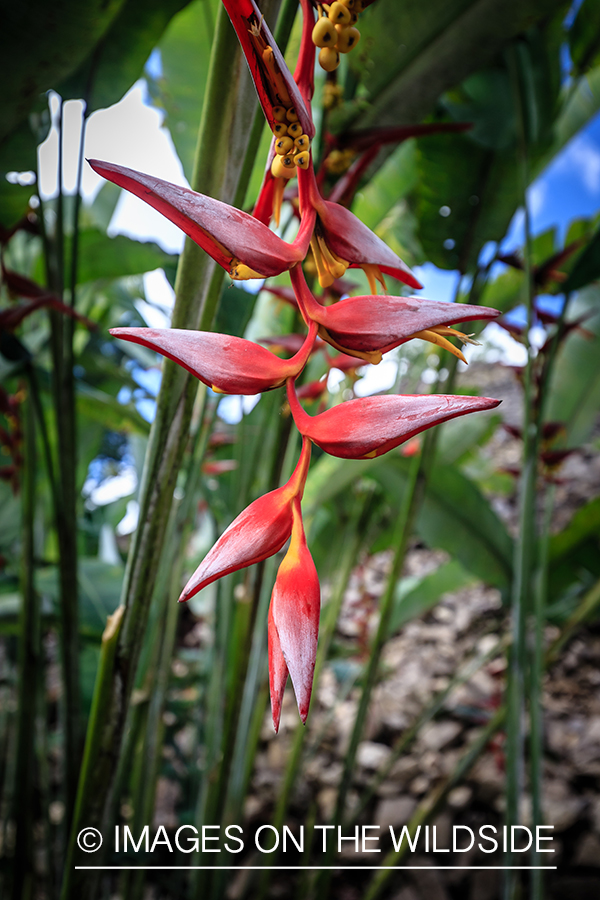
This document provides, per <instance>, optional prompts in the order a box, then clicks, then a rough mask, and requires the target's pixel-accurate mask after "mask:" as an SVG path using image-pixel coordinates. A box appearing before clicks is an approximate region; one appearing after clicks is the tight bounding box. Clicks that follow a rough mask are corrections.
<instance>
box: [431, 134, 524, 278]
mask: <svg viewBox="0 0 600 900" xmlns="http://www.w3.org/2000/svg"><path fill="white" fill-rule="evenodd" d="M419 146H420V158H419V173H420V188H419V191H418V193H417V196H416V202H415V209H416V214H417V218H418V220H419V239H420V241H421V243H422V245H423V249H424V251H425V254H426V256H427V258H428V259H429V260H431V262H433V263H434V265H436V266H438V267H439V268H442V269H459V270H460V271H462V272H470V271H472V270H473V268H474V267H475V265H476V263H477V259H478V257H479V253H480V251H481V248H482V247H483V245H484V244H485V243H487V242H488V241H500V240H501V239H502V238H503V237H504V235H505V233H506V229H507V227H508V224H509V222H510V220H511V218H512V216H513V214H514V212H515V210H516V209H517V207H518V205H519V202H520V189H519V181H518V177H517V169H516V166H515V164H514V161H513V159H512V157H511V156H510V155H507V154H505V153H502V152H495V151H492V150H487V149H486V148H484V147H480V146H479V145H477V144H476V143H475V142H474V141H473V139H472V138H470V137H469V136H468V135H463V134H440V135H432V136H431V137H427V138H422V139H421V140H420V142H419ZM448 210H449V212H448Z"/></svg>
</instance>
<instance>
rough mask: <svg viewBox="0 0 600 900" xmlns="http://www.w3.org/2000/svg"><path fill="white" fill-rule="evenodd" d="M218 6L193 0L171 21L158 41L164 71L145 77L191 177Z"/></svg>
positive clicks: (213, 0) (180, 157)
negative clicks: (154, 75) (155, 75)
mask: <svg viewBox="0 0 600 900" xmlns="http://www.w3.org/2000/svg"><path fill="white" fill-rule="evenodd" d="M218 6H219V4H218V2H216V0H196V2H194V3H191V4H190V5H189V6H187V7H186V9H185V10H183V11H182V12H181V13H180V14H179V15H178V16H176V17H175V18H174V19H173V20H172V21H171V23H170V24H169V27H168V28H167V30H166V32H165V34H164V36H163V38H162V40H161V41H160V43H159V45H158V47H159V50H160V55H161V61H162V69H163V75H162V77H161V78H159V79H153V78H151V77H148V88H149V90H150V93H151V94H152V97H153V99H154V101H155V103H156V105H157V106H159V107H161V108H162V109H164V111H165V113H166V116H165V122H164V124H165V126H166V127H167V128H168V129H169V131H170V132H171V137H172V138H173V143H174V144H175V149H176V150H177V155H178V156H179V159H180V160H181V164H182V166H183V170H184V172H185V174H186V176H187V178H188V180H191V178H192V166H193V160H194V152H195V148H196V138H197V135H198V125H199V123H200V116H201V114H202V105H203V97H204V89H205V86H206V82H207V78H208V64H209V60H210V50H211V46H212V39H213V27H214V22H215V19H216V13H217V9H218Z"/></svg>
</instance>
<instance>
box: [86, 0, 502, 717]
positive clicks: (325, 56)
mask: <svg viewBox="0 0 600 900" xmlns="http://www.w3.org/2000/svg"><path fill="white" fill-rule="evenodd" d="M223 2H224V5H225V7H226V9H227V12H228V14H229V16H230V18H231V21H232V23H233V26H234V28H235V30H236V32H237V35H238V37H239V40H240V43H241V45H242V48H243V51H244V54H245V56H246V60H247V62H248V65H249V67H250V71H251V73H252V77H253V79H254V83H255V85H256V90H257V93H258V96H259V99H260V103H261V106H262V109H263V112H264V114H265V117H266V120H267V122H268V124H269V127H270V128H271V130H272V132H273V139H272V142H271V148H270V151H269V157H268V160H267V170H266V175H265V180H264V182H263V187H262V189H261V192H260V195H259V198H258V201H257V203H256V206H255V208H254V213H253V214H252V215H250V214H248V213H245V212H243V211H241V210H238V209H235V208H234V207H231V206H228V205H227V204H225V203H222V202H220V201H219V200H215V199H213V198H211V197H208V196H205V195H203V194H198V193H196V192H194V191H192V190H190V189H188V188H184V187H179V186H177V185H174V184H170V183H169V182H166V181H163V180H162V179H159V178H155V177H152V176H149V175H144V174H142V173H140V172H136V171H134V170H132V169H126V168H124V167H123V166H118V165H114V164H112V163H106V162H100V161H98V160H92V161H91V165H92V167H93V168H94V169H95V171H96V172H98V173H99V174H100V175H103V176H104V177H105V178H107V179H108V180H109V181H112V182H114V183H115V184H117V185H119V186H121V187H122V188H124V189H126V190H128V191H131V192H132V193H134V194H136V195H137V196H138V197H141V198H142V199H143V200H145V201H146V202H147V203H149V204H150V205H151V206H153V207H154V208H155V209H157V210H158V211H159V212H161V213H162V214H163V215H165V216H166V217H167V218H169V219H170V220H171V221H172V222H174V223H175V224H177V225H178V226H179V227H180V228H181V229H182V230H183V231H184V232H185V233H186V234H187V235H188V236H189V237H190V238H191V239H192V240H194V241H195V242H196V243H197V244H199V245H200V246H201V247H202V248H203V249H204V250H205V251H206V252H207V253H208V254H210V256H211V257H212V258H213V259H214V260H216V262H217V263H218V264H219V265H220V266H222V267H223V268H224V269H225V270H226V271H227V272H228V273H229V275H230V277H231V278H232V279H236V280H243V279H248V278H257V277H258V278H269V277H271V276H275V275H280V274H281V273H283V272H286V271H289V273H290V279H291V285H292V288H291V290H290V289H289V288H287V287H283V286H281V285H278V286H276V287H273V288H271V290H272V292H273V294H274V295H276V296H278V297H281V298H282V299H284V300H286V301H288V302H291V303H292V304H293V306H294V307H295V309H296V311H298V312H299V313H300V314H301V315H302V318H303V319H304V322H305V325H306V328H307V333H306V335H293V336H290V337H288V338H285V337H284V338H278V339H274V340H271V341H270V342H269V343H270V344H271V345H272V346H274V347H275V346H277V345H279V349H280V350H286V351H287V352H288V353H291V354H292V355H291V357H290V358H289V359H283V358H280V357H279V356H276V355H275V353H273V352H271V351H270V350H268V349H266V348H264V347H261V346H259V345H258V344H256V343H253V342H252V341H249V340H245V339H244V338H241V337H235V336H231V335H225V334H215V333H212V332H201V331H189V330H183V329H155V328H115V329H112V332H111V333H112V334H113V335H114V336H115V337H117V338H121V339H123V340H127V341H132V342H134V343H138V344H142V345H143V346H145V347H149V348H150V349H152V350H155V351H157V352H158V353H161V354H162V355H163V356H166V357H168V358H169V359H171V360H174V361H175V362H176V363H178V364H179V365H181V366H183V367H184V368H186V369H187V370H188V371H189V372H191V373H192V374H193V375H194V376H195V377H197V378H198V379H199V380H200V381H202V382H203V383H204V384H206V385H208V386H209V387H210V388H212V390H214V391H216V392H220V393H234V394H260V393H262V392H263V391H267V390H272V389H274V388H277V387H280V386H282V385H284V384H285V385H286V388H287V395H288V402H289V407H290V410H291V413H292V417H293V421H294V423H295V425H296V427H297V429H298V431H299V432H300V434H301V435H302V450H301V453H300V457H299V459H298V463H297V465H296V467H295V469H294V471H293V473H292V475H291V477H290V478H289V479H288V481H287V482H286V483H285V484H284V485H283V486H281V487H279V488H277V489H276V490H273V491H271V492H270V493H268V494H265V495H264V496H262V497H259V498H258V499H256V500H254V502H252V503H251V504H250V505H249V506H248V507H247V508H246V509H244V510H243V511H242V512H241V513H240V514H239V515H238V517H237V518H236V519H235V520H234V521H233V522H232V523H231V525H229V527H228V528H227V529H226V530H225V531H224V532H223V534H222V535H221V537H220V538H219V539H218V540H217V542H216V544H215V545H214V546H213V547H212V549H211V550H210V551H209V552H208V553H207V555H206V556H205V557H204V559H203V560H202V562H201V563H200V565H199V566H198V568H197V569H196V571H195V572H194V574H193V575H192V576H191V578H190V579H189V581H188V582H187V584H186V586H185V587H184V589H183V591H182V594H181V597H180V601H186V600H189V599H190V598H191V597H193V596H194V595H195V594H197V593H198V592H199V591H201V590H202V589H203V588H205V587H206V586H207V585H209V584H211V583H212V582H214V581H216V580H217V579H219V578H222V577H223V576H225V575H228V574H230V573H232V572H236V571H238V570H240V569H243V568H246V567H247V566H251V565H253V564H254V563H258V562H261V561H263V560H265V559H267V558H268V557H271V556H273V555H274V554H276V553H278V552H279V551H281V550H282V549H283V547H284V545H285V544H286V542H287V541H288V540H289V547H288V549H287V552H286V554H285V556H284V558H283V561H282V562H281V565H280V567H279V571H278V573H277V578H276V581H275V586H274V588H273V593H272V597H271V605H270V609H269V615H268V637H269V685H270V692H271V708H272V714H273V724H274V726H275V730H276V731H277V729H278V728H279V722H280V717H281V705H282V699H283V694H284V689H285V685H286V682H287V678H288V675H289V676H290V677H291V680H292V684H293V688H294V692H295V694H296V700H297V704H298V709H299V712H300V717H301V719H302V721H303V722H304V721H305V720H306V716H307V714H308V709H309V704H310V696H311V690H312V681H313V670H314V666H315V655H316V648H317V633H318V623H319V607H320V588H319V579H318V576H317V572H316V569H315V566H314V563H313V560H312V557H311V555H310V552H309V550H308V546H307V542H306V537H305V533H304V527H303V523H302V510H301V500H302V494H303V491H304V486H305V483H306V478H307V475H308V469H309V462H310V455H311V447H312V445H313V444H315V445H317V447H319V448H320V449H321V450H322V451H324V452H325V453H328V454H331V455H333V456H338V457H343V458H346V459H369V458H373V457H376V456H380V455H382V454H383V453H387V452H389V451H390V450H393V449H394V448H396V447H397V446H398V445H399V444H401V443H403V442H405V441H409V440H410V439H411V438H413V437H414V436H415V435H417V434H419V433H420V432H421V431H424V430H425V429H427V428H430V427H432V426H433V425H436V424H439V423H441V422H445V421H447V420H448V419H452V418H454V417H456V416H462V415H465V414H467V413H470V412H475V411H478V410H489V409H492V408H494V407H495V406H496V405H497V404H498V401H497V400H492V399H490V398H486V397H466V396H456V397H452V396H441V395H427V396H423V395H414V396H398V395H385V396H375V397H366V398H361V399H353V400H350V401H347V402H344V403H341V404H339V405H337V406H333V407H331V408H329V409H326V408H325V409H324V407H325V406H326V403H325V401H324V400H323V399H322V398H323V395H324V393H325V390H326V376H325V375H324V376H323V378H322V379H321V380H320V381H309V383H308V384H306V383H305V384H304V385H299V387H298V390H297V382H298V379H299V378H300V377H301V375H302V372H303V371H304V369H305V367H306V365H307V363H308V360H309V358H310V357H311V355H312V354H313V353H315V352H317V351H321V352H323V350H324V348H326V344H329V345H331V346H332V347H334V348H335V349H336V350H337V351H339V352H338V355H337V357H335V358H334V359H331V357H329V356H328V355H327V354H326V356H327V360H328V363H327V366H326V368H330V367H331V366H334V365H337V366H338V367H339V368H341V369H343V370H344V371H351V372H355V371H356V368H357V367H358V366H360V365H361V364H363V363H364V361H368V362H374V363H377V362H379V360H380V359H381V357H382V354H384V353H386V352H388V351H389V350H392V349H393V348H395V347H398V346H399V345H400V344H403V343H405V342H406V341H409V340H412V339H413V338H422V339H424V340H427V341H430V342H432V343H435V344H438V345H439V346H441V347H444V348H446V349H449V350H450V351H451V352H452V353H454V354H455V355H456V356H458V357H459V358H463V357H462V354H461V352H460V351H459V350H458V349H457V348H456V347H454V346H453V345H452V344H451V343H450V342H449V340H448V338H458V339H459V340H461V341H463V342H465V341H469V340H470V336H468V335H464V334H462V332H460V331H457V330H455V329H454V328H453V327H451V326H454V325H456V324H457V323H461V322H468V321H471V320H473V319H491V318H493V317H494V316H496V315H497V313H496V311H495V310H493V309H488V308H485V307H476V306H468V305H459V304H453V303H438V302H433V301H428V300H422V299H417V298H415V297H401V296H395V297H393V296H387V294H384V293H379V294H377V293H376V287H377V283H379V284H380V285H381V286H382V288H383V291H385V290H386V286H385V281H384V275H390V276H392V277H394V278H396V279H398V280H399V281H401V282H403V283H404V284H406V285H408V286H410V287H412V288H415V289H419V288H420V286H421V285H420V284H419V282H418V281H417V279H416V278H415V276H414V275H413V274H412V272H411V271H410V269H409V268H408V267H407V266H406V265H405V264H404V263H403V262H402V260H401V259H400V258H399V257H398V256H397V255H396V254H395V253H394V252H393V251H392V250H391V249H390V248H389V247H387V245H386V244H385V243H384V242H383V241H382V240H381V239H380V238H379V237H378V236H377V235H375V234H374V233H373V232H372V231H371V230H370V229H368V228H367V227H366V226H365V225H364V224H363V223H362V222H361V221H360V220H359V219H358V218H357V217H356V216H355V215H354V214H353V213H351V212H350V210H349V209H347V208H346V207H345V206H342V205H340V204H338V203H335V202H333V201H332V200H327V199H325V198H324V197H323V196H322V194H321V190H320V187H319V184H320V182H319V181H318V179H317V177H316V175H315V171H314V168H313V159H312V148H311V142H312V139H313V137H314V134H315V129H314V125H313V119H312V110H311V101H312V96H313V91H314V85H313V78H314V65H315V53H316V49H317V47H318V48H319V60H320V62H321V65H322V66H323V67H324V68H325V69H327V70H328V71H333V69H335V68H336V66H337V64H338V60H339V54H340V53H342V54H343V53H345V52H348V51H349V50H351V49H352V47H353V46H355V45H356V44H357V43H358V40H359V37H360V35H359V34H358V30H357V28H356V23H357V19H358V15H359V13H361V12H362V10H363V9H365V8H366V7H367V6H369V5H370V0H334V2H332V3H331V4H330V5H325V4H324V5H323V6H320V5H319V4H316V6H317V8H318V16H317V19H316V20H315V6H314V5H313V3H312V2H311V0H300V5H301V9H302V15H303V23H302V35H301V42H300V53H299V57H298V63H297V67H296V70H295V72H294V75H293V76H292V74H291V73H290V71H289V69H288V68H287V66H286V64H285V61H284V59H283V56H282V54H281V53H280V51H279V49H278V48H277V46H276V45H275V42H274V40H273V37H272V35H271V32H270V31H269V29H268V27H267V25H266V23H265V22H264V19H263V17H262V15H261V13H260V10H259V9H258V7H257V6H256V3H255V2H254V0H223ZM330 77H335V76H330ZM404 136H405V135H404V132H402V136H401V137H398V140H400V139H404ZM380 138H381V139H383V138H382V137H381V135H379V138H377V139H378V140H379V139H380ZM387 138H389V135H387ZM294 175H297V176H298V190H297V203H296V205H295V206H294V212H295V214H296V215H297V216H298V218H299V220H300V222H299V228H298V232H297V235H296V237H295V239H294V240H293V241H292V242H291V243H288V242H286V241H285V240H283V239H282V238H281V237H279V236H278V235H277V234H275V233H274V232H273V231H272V230H271V229H270V227H269V225H270V222H271V220H272V219H274V220H275V222H276V223H278V220H279V209H280V206H281V203H282V200H283V195H284V189H285V187H286V185H287V184H288V183H289V181H290V179H291V177H292V176H294ZM357 183H358V182H357V180H356V179H355V181H354V183H353V187H354V188H355V187H356V185H357ZM343 193H344V197H345V198H347V195H348V189H347V188H345V189H344V192H343ZM294 199H295V198H294ZM309 248H310V250H311V251H312V257H313V260H312V262H313V264H314V267H316V272H317V277H318V282H319V284H320V286H321V288H322V289H323V291H324V293H323V295H322V296H321V300H324V299H325V298H328V299H329V300H333V302H332V303H331V305H328V306H326V305H323V303H322V302H319V299H317V297H316V296H315V294H314V293H313V291H312V289H311V288H309V285H308V283H307V280H306V277H305V273H304V271H303V268H302V266H303V263H304V261H305V259H306V257H307V254H308V253H309ZM350 267H355V268H362V269H363V270H364V272H365V273H366V275H367V278H368V280H369V284H370V288H371V295H369V296H359V297H346V298H345V299H340V298H341V297H342V295H343V294H344V293H345V292H347V291H348V289H349V288H348V286H346V285H345V284H344V283H342V282H340V281H339V279H340V278H342V277H343V276H344V275H345V273H346V271H347V269H348V268H350ZM307 268H308V267H307ZM350 289H351V288H350ZM298 319H299V316H298ZM323 342H326V343H323ZM354 377H356V375H354ZM299 396H302V397H305V398H306V401H307V402H310V400H311V399H312V400H315V399H320V402H321V404H322V405H321V409H324V411H322V412H319V413H318V414H317V415H309V414H308V413H307V412H306V411H305V410H304V409H303V407H302V405H301V404H300V401H299V399H298V397H299Z"/></svg>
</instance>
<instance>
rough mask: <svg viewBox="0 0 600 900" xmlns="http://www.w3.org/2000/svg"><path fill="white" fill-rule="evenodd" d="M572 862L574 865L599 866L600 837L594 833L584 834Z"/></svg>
mask: <svg viewBox="0 0 600 900" xmlns="http://www.w3.org/2000/svg"><path fill="white" fill-rule="evenodd" d="M573 862H574V863H575V865H576V866H596V867H600V838H598V836H597V835H595V834H591V833H590V834H585V835H584V836H583V838H582V839H581V842H580V844H579V847H578V848H577V852H576V854H575V859H574V860H573Z"/></svg>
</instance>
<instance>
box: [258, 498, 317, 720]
mask: <svg viewBox="0 0 600 900" xmlns="http://www.w3.org/2000/svg"><path fill="white" fill-rule="evenodd" d="M292 514H293V526H292V539H291V541H290V546H289V548H288V551H287V553H286V555H285V557H284V559H283V562H282V563H281V565H280V566H279V571H278V572H277V580H276V581H275V587H274V588H273V594H272V596H271V605H270V607H269V625H268V629H269V687H270V692H271V711H272V715H273V725H274V726H275V731H276V732H277V731H278V730H279V720H280V717H281V703H282V700H283V692H284V689H285V685H286V682H287V677H288V673H289V675H290V676H291V679H292V684H293V686H294V693H295V694H296V701H297V703H298V712H299V713H300V718H301V719H302V721H303V722H306V717H307V715H308V707H309V704H310V695H311V692H312V683H313V672H314V668H315V658H316V654H317V636H318V632H319V612H320V607H321V590H320V587H319V577H318V575H317V570H316V569H315V564H314V562H313V559H312V556H311V555H310V551H309V549H308V547H307V546H306V538H305V535H304V528H303V526H302V514H301V512H300V500H299V498H298V497H296V498H295V499H294V501H293V504H292Z"/></svg>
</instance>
